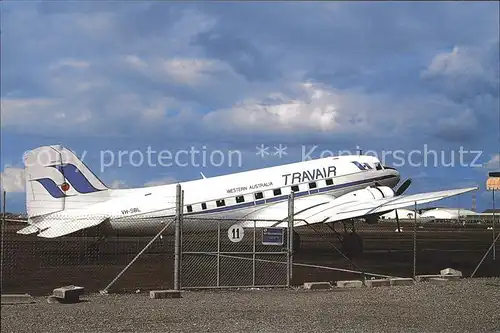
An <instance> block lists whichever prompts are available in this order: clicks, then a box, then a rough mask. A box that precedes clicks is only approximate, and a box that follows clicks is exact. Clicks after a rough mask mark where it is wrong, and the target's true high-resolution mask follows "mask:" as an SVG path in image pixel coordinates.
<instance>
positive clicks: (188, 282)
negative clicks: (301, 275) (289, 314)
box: [181, 217, 292, 289]
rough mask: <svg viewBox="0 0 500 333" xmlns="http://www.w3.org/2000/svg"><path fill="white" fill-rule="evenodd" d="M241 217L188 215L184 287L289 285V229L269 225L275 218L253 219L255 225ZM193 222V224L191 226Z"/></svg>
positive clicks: (184, 238) (184, 243)
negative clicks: (225, 217) (212, 217)
mask: <svg viewBox="0 0 500 333" xmlns="http://www.w3.org/2000/svg"><path fill="white" fill-rule="evenodd" d="M240 222H242V221H238V220H222V219H196V220H193V219H189V218H186V217H185V218H184V220H183V228H182V229H183V231H182V260H181V287H182V288H183V289H188V288H194V289H196V288H229V287H232V288H235V287H242V288H243V287H287V286H289V285H290V272H291V265H292V262H291V258H292V256H291V252H290V251H289V248H288V243H287V229H286V228H268V227H265V226H269V225H271V224H273V223H269V222H271V221H254V222H253V227H250V228H242V227H241V226H240V225H239V223H240ZM272 222H277V221H272ZM190 225H191V226H195V227H193V228H192V230H190V229H189V228H187V226H190ZM184 226H186V227H184Z"/></svg>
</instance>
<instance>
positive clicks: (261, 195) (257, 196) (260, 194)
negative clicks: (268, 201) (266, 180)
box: [255, 192, 264, 200]
mask: <svg viewBox="0 0 500 333" xmlns="http://www.w3.org/2000/svg"><path fill="white" fill-rule="evenodd" d="M263 198H264V195H263V194H262V192H257V193H255V199H256V200H259V199H263Z"/></svg>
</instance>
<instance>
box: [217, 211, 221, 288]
mask: <svg viewBox="0 0 500 333" xmlns="http://www.w3.org/2000/svg"><path fill="white" fill-rule="evenodd" d="M219 286H220V219H217V287H219Z"/></svg>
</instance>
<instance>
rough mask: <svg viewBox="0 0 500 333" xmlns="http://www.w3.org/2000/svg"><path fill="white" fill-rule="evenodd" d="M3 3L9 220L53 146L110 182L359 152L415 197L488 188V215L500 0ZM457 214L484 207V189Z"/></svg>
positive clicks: (499, 126) (499, 139) (497, 110)
mask: <svg viewBox="0 0 500 333" xmlns="http://www.w3.org/2000/svg"><path fill="white" fill-rule="evenodd" d="M1 9H2V10H1V46H2V47H1V52H2V53H1V139H2V140H1V173H2V189H4V190H6V191H7V192H8V195H7V197H8V199H7V206H8V210H9V211H14V212H23V211H25V193H24V178H23V160H22V156H23V154H24V152H26V151H28V150H30V149H33V148H36V147H38V146H42V145H51V144H61V145H63V146H65V147H67V148H69V149H71V150H73V151H74V152H75V153H76V154H77V155H78V156H81V157H82V158H83V161H84V162H85V163H86V164H87V165H88V166H89V167H90V168H91V169H92V170H93V171H94V172H95V173H96V174H97V175H98V176H99V177H100V178H101V179H102V180H103V181H104V183H106V184H107V185H108V186H110V187H113V188H130V187H140V186H148V185H157V184H166V183H175V182H179V181H184V180H190V179H198V178H200V177H201V175H200V172H202V173H203V174H204V175H205V176H206V177H211V176H217V175H222V174H226V173H230V172H239V171H245V170H251V169H256V168H261V167H268V166H272V165H279V164H284V163H291V162H298V161H301V160H304V159H308V158H319V157H325V156H330V155H333V154H338V153H344V152H347V151H349V152H351V153H353V154H356V153H357V150H358V149H361V150H362V151H363V153H365V154H373V155H376V156H378V157H379V158H381V157H382V155H383V156H384V158H383V162H384V163H385V164H387V165H393V166H396V167H397V168H398V170H400V172H401V174H402V178H403V179H405V178H412V179H413V184H412V186H411V187H410V189H409V190H408V193H416V192H420V191H432V190H440V189H446V188H456V187H463V186H476V185H477V186H479V187H480V189H479V192H478V193H477V207H478V210H484V209H486V208H489V207H491V194H490V193H488V192H486V191H485V189H484V187H485V181H486V178H487V175H488V172H489V171H494V170H499V169H500V152H499V149H500V116H499V115H500V106H499V103H500V93H499V86H500V83H499V82H500V80H499V3H498V2H432V3H430V2H411V3H410V2H320V3H316V2H315V3H309V2H289V3H287V2H269V3H266V2H244V3H243V2H187V3H176V2H91V1H87V2H83V1H82V2H56V1H51V2H49V1H47V2H3V3H2V7H1ZM258 148H259V149H258ZM148 151H149V152H150V153H148ZM193 151H198V152H199V153H197V154H195V153H192V152H193ZM153 152H155V153H153ZM160 152H162V153H161V154H160ZM120 154H121V155H120ZM148 154H149V155H148ZM160 155H161V156H162V158H163V159H161V163H159V161H160V159H159V158H158V156H160ZM120 156H121V157H120ZM148 156H151V157H150V158H149V160H148ZM141 159H142V163H141ZM146 160H148V161H147V162H146ZM441 204H442V203H440V205H441ZM442 205H445V206H451V207H456V206H462V207H464V208H470V206H471V195H464V196H462V197H460V198H454V199H449V200H446V201H445V202H444V203H443V204H442Z"/></svg>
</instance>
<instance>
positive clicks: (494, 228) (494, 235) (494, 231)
mask: <svg viewBox="0 0 500 333" xmlns="http://www.w3.org/2000/svg"><path fill="white" fill-rule="evenodd" d="M492 193H493V194H492V195H493V244H495V239H496V219H495V189H493V192H492ZM496 256H497V253H496V245H493V260H496V259H497V258H496Z"/></svg>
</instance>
